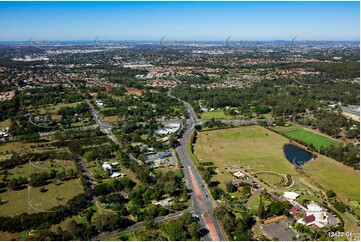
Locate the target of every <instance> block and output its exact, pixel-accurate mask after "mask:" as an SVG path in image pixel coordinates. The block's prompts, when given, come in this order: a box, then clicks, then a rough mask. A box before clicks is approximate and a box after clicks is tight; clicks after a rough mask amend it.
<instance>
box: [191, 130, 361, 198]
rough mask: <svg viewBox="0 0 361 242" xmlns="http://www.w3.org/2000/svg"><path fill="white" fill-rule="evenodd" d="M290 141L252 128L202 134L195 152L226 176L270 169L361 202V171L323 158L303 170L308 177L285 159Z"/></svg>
mask: <svg viewBox="0 0 361 242" xmlns="http://www.w3.org/2000/svg"><path fill="white" fill-rule="evenodd" d="M287 142H288V139H286V138H285V137H282V136H281V135H278V134H276V133H274V132H272V131H270V130H267V129H265V128H263V127H260V126H248V127H239V128H232V129H223V130H215V131H207V132H200V133H198V138H197V143H196V144H195V148H194V150H195V154H196V155H197V157H198V159H199V161H200V162H206V161H212V162H214V163H215V165H216V166H217V167H218V168H219V170H220V172H224V173H225V174H226V173H228V174H229V170H230V169H231V170H236V169H240V168H241V167H243V169H245V168H253V169H256V170H269V171H274V172H278V173H282V174H289V175H292V176H293V177H294V179H296V180H298V179H299V178H301V177H302V178H303V179H307V180H309V182H310V183H313V184H316V185H318V186H320V187H322V188H326V189H332V190H334V191H335V192H336V193H337V195H338V196H339V197H340V198H342V199H350V200H356V201H358V200H359V196H360V183H359V179H360V174H359V172H358V171H355V170H353V169H352V168H350V167H348V166H345V165H343V164H342V163H340V162H337V161H335V160H332V159H330V158H328V157H325V156H322V155H319V156H318V157H317V158H316V159H315V160H313V161H310V162H308V163H307V165H306V166H305V169H303V171H304V172H305V173H306V174H307V175H308V177H307V178H306V177H305V176H303V175H301V174H300V173H298V172H297V171H296V170H295V169H294V166H293V165H292V164H291V163H290V162H288V161H287V159H286V158H285V156H284V153H283V145H284V144H285V143H287ZM306 168H307V169H306ZM215 178H216V177H215Z"/></svg>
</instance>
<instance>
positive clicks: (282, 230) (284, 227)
mask: <svg viewBox="0 0 361 242" xmlns="http://www.w3.org/2000/svg"><path fill="white" fill-rule="evenodd" d="M291 222H292V220H291V219H289V218H286V219H283V220H282V221H280V222H277V223H273V224H269V225H261V226H260V229H262V230H263V232H264V233H265V234H266V235H267V236H268V237H269V238H270V239H272V238H278V240H280V241H290V240H292V237H294V236H296V235H297V234H296V233H295V232H293V230H292V229H290V228H289V227H288V226H289V224H291Z"/></svg>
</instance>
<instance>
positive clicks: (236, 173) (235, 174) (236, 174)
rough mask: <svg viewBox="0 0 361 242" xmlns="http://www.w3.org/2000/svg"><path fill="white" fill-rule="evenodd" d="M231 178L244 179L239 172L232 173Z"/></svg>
mask: <svg viewBox="0 0 361 242" xmlns="http://www.w3.org/2000/svg"><path fill="white" fill-rule="evenodd" d="M233 176H235V177H237V178H243V177H244V174H243V173H242V172H240V171H237V172H235V173H233Z"/></svg>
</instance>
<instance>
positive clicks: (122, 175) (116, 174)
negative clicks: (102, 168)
mask: <svg viewBox="0 0 361 242" xmlns="http://www.w3.org/2000/svg"><path fill="white" fill-rule="evenodd" d="M125 176H126V175H125V174H124V173H119V172H114V173H113V174H112V175H111V176H110V177H111V178H117V177H125Z"/></svg>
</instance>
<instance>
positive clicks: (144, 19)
mask: <svg viewBox="0 0 361 242" xmlns="http://www.w3.org/2000/svg"><path fill="white" fill-rule="evenodd" d="M359 19H360V6H359V2H0V40H1V41H7V40H27V39H28V38H29V37H31V36H34V39H36V40H93V39H94V38H95V37H96V36H100V39H102V40H108V39H112V40H160V39H161V38H162V37H163V36H166V40H225V39H227V37H229V36H232V39H231V40H234V41H235V40H276V39H284V40H290V39H292V38H293V37H294V36H298V40H359V35H360V22H359Z"/></svg>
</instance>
